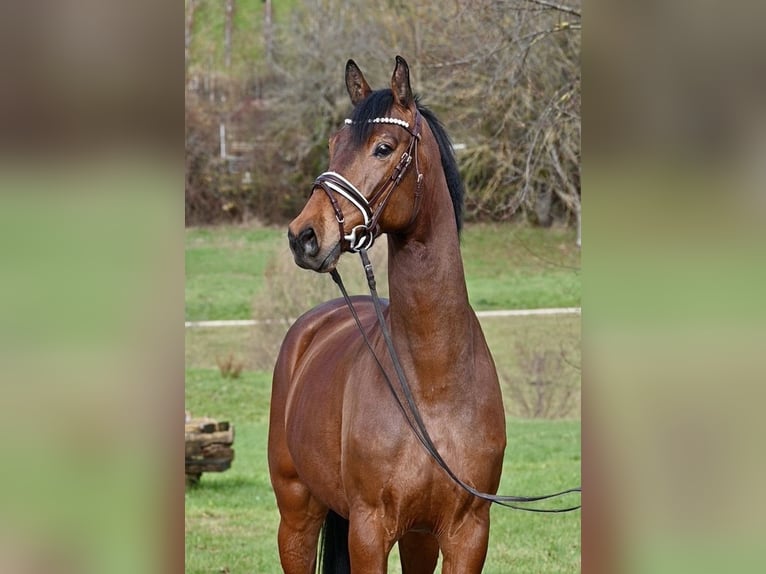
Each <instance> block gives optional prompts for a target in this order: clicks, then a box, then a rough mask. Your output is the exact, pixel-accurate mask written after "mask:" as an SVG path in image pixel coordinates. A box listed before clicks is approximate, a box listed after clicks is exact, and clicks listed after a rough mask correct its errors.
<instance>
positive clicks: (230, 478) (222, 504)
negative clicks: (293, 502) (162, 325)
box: [186, 225, 580, 574]
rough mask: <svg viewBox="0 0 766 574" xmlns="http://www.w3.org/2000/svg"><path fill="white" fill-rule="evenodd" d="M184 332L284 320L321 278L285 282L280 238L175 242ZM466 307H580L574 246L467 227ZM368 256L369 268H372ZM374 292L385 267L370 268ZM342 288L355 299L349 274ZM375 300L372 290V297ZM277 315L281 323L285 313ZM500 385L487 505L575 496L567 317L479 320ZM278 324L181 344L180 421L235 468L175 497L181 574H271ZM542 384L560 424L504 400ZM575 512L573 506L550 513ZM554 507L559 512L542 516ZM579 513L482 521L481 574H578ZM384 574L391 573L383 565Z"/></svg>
mask: <svg viewBox="0 0 766 574" xmlns="http://www.w3.org/2000/svg"><path fill="white" fill-rule="evenodd" d="M186 234H187V238H186V239H187V240H186V243H187V254H186V272H187V287H186V318H187V320H204V319H240V318H249V317H253V316H255V317H261V318H263V317H271V316H289V315H294V314H295V313H297V312H300V311H302V310H305V309H306V308H307V307H309V306H310V305H311V304H312V301H314V300H321V299H324V298H327V297H334V296H337V294H336V293H335V291H334V285H332V282H331V281H329V279H328V278H327V277H326V276H319V275H316V274H311V273H308V272H305V271H302V270H297V269H295V266H294V264H292V262H291V261H292V258H291V256H290V254H289V252H288V250H287V245H286V243H287V242H286V239H285V231H284V229H275V228H258V227H253V228H249V227H221V228H198V229H196V228H195V229H188V230H187V232H186ZM462 247H463V258H464V262H465V268H466V276H467V282H468V286H469V296H470V298H471V301H472V303H473V305H474V307H475V308H477V309H497V308H509V307H511V308H514V307H516V308H528V307H550V306H575V305H579V304H580V277H579V272H578V271H577V268H579V251H578V250H577V249H576V248H575V246H574V233H573V232H572V231H571V230H566V229H552V230H538V229H531V228H526V227H521V228H517V227H512V226H508V225H469V226H467V228H466V229H465V231H464V234H463V239H462ZM375 256H376V255H375V254H373V260H374V261H375ZM377 258H378V263H377V268H378V271H377V273H378V275H379V285H380V284H383V287H385V285H384V284H385V281H384V279H383V277H384V267H385V266H384V265H382V262H383V261H385V254H384V253H378V254H377ZM346 259H347V261H345V262H344V269H343V274H344V278H346V281H347V283H349V284H350V287H351V290H352V291H357V292H359V290H360V289H362V281H361V279H359V278H357V277H355V275H358V274H359V273H358V272H359V270H358V263H356V262H355V261H353V260H352V258H349V257H347V258H346ZM382 291H383V292H384V293H385V288H384V289H382ZM285 309H286V310H285ZM482 325H483V327H484V331H485V334H486V337H487V341H488V343H489V345H490V348H491V350H492V352H493V355H494V357H495V361H496V363H497V366H498V372H499V374H500V377H501V382H502V384H503V392H504V396H505V398H506V402H507V406H508V409H507V412H508V449H507V451H506V460H505V468H504V474H503V482H502V485H501V489H500V491H501V492H502V493H507V494H536V493H544V492H551V491H554V490H560V489H562V488H566V487H569V486H573V485H576V484H579V482H580V478H579V476H580V455H579V453H580V424H579V381H580V372H579V361H580V350H579V340H580V337H579V330H580V318H579V317H578V316H556V317H520V318H502V319H492V318H487V319H483V320H482ZM285 328H286V325H285V324H276V325H274V324H271V325H265V326H258V327H236V328H224V329H187V330H186V368H187V371H186V408H187V409H188V410H189V411H191V412H192V413H193V414H194V415H199V416H205V415H207V416H211V417H216V418H222V419H226V420H229V421H231V422H233V423H234V425H235V427H236V440H235V444H234V446H235V451H236V459H235V461H234V464H233V466H232V468H231V469H230V470H229V471H227V472H225V473H222V474H206V475H204V476H203V478H202V481H201V483H200V484H199V485H198V486H197V487H195V488H191V489H189V490H188V491H187V493H186V572H187V573H200V574H201V573H203V572H204V573H213V572H215V573H217V572H231V573H252V572H257V573H261V572H264V573H266V572H279V571H280V570H279V562H278V557H277V548H276V528H277V523H278V513H277V510H276V505H275V501H274V496H273V493H272V491H271V485H270V483H269V479H268V471H267V465H266V436H267V427H268V423H267V416H268V408H269V397H270V379H271V375H270V370H271V368H272V365H273V360H274V354H275V349H276V348H277V347H278V344H279V342H280V340H281V338H282V335H283V333H284V329H285ZM227 356H232V357H234V358H235V360H236V361H238V362H240V363H241V364H242V366H243V367H244V371H243V373H242V376H241V377H240V378H235V379H231V378H223V377H222V376H221V374H220V372H219V370H218V368H217V367H216V363H217V360H219V359H221V358H223V357H227ZM541 377H543V378H545V377H547V378H548V379H550V380H551V381H552V382H555V383H556V384H557V385H560V387H561V389H575V390H576V392H575V393H574V396H572V397H569V398H568V403H567V405H566V406H567V408H566V409H565V411H564V412H565V416H564V418H563V419H561V420H540V419H525V418H520V416H519V415H522V414H524V412H523V409H520V408H519V405H518V400H517V399H518V396H519V395H518V391H522V392H526V393H527V395H528V391H529V390H530V389H531V388H532V387H530V386H529V385H530V384H531V383H532V382H536V381H539V380H540V379H541ZM569 502H571V503H577V502H579V497H575V498H574V499H572V500H568V501H563V500H562V501H561V502H560V503H561V504H564V503H569ZM556 504H559V503H556ZM579 520H580V515H579V512H575V513H570V514H565V515H538V514H530V513H522V512H519V511H513V510H509V509H504V508H499V507H498V508H495V509H494V510H493V522H492V524H493V526H492V535H491V542H490V550H489V554H488V558H487V564H486V566H485V570H484V571H485V572H494V573H504V572H509V571H518V572H535V573H554V572H555V573H562V572H566V573H569V572H579V563H580V562H579V556H580V538H579V533H580V523H579ZM389 571H390V572H399V571H400V569H399V566H398V555H397V553H396V551H394V552H392V555H391V558H390V569H389Z"/></svg>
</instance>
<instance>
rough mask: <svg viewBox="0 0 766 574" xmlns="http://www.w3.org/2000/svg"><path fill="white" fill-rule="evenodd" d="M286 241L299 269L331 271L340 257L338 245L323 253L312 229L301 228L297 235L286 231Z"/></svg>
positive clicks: (321, 271)
mask: <svg viewBox="0 0 766 574" xmlns="http://www.w3.org/2000/svg"><path fill="white" fill-rule="evenodd" d="M287 240H288V241H289V243H290V250H291V251H292V252H293V258H294V259H295V263H296V264H297V265H298V266H299V267H303V268H304V269H310V270H312V271H318V272H320V273H324V272H327V271H332V270H333V269H334V268H335V264H336V263H337V262H338V257H339V256H340V244H337V245H335V246H333V248H332V249H330V250H329V252H323V250H322V249H321V246H320V244H319V239H318V238H317V235H316V232H315V231H314V229H313V228H312V227H310V226H309V227H305V228H303V229H302V230H301V231H299V232H298V234H297V235H296V234H295V233H293V232H292V230H290V229H288V231H287Z"/></svg>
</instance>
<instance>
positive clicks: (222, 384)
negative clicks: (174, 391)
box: [186, 369, 580, 574]
mask: <svg viewBox="0 0 766 574" xmlns="http://www.w3.org/2000/svg"><path fill="white" fill-rule="evenodd" d="M270 383H271V380H270V376H269V374H268V373H264V372H260V373H253V372H245V373H243V375H242V376H241V377H240V378H239V379H224V378H223V377H221V375H220V374H219V372H218V371H217V370H211V369H191V370H189V371H188V372H187V378H186V406H187V408H188V409H190V410H191V411H192V412H194V413H195V414H199V415H208V416H212V417H218V418H222V419H226V420H230V421H232V422H233V423H234V424H235V432H236V438H235V443H234V447H235V453H236V454H235V456H236V458H235V460H234V463H233V465H232V467H231V469H230V470H229V471H227V472H225V473H221V474H205V475H203V476H202V479H201V481H200V484H199V485H198V486H196V487H194V488H191V489H189V490H188V491H187V493H186V573H187V574H202V573H206V574H209V573H218V572H231V573H232V574H233V573H267V572H280V569H279V558H278V554H277V546H276V530H277V525H278V521H279V515H278V512H277V509H276V503H275V501H274V495H273V493H272V490H271V485H270V483H269V477H268V470H267V463H266V437H267V428H268V408H269V391H270ZM579 481H580V424H579V421H574V420H558V421H550V420H522V419H513V418H511V419H509V420H508V448H507V450H506V459H505V466H504V471H503V481H502V485H501V488H500V492H501V493H504V494H536V493H545V492H552V491H555V490H560V489H562V488H565V487H569V486H574V485H577V484H579ZM565 502H569V503H577V502H579V497H573V498H571V499H569V500H566V501H565V500H564V499H561V500H560V501H558V502H556V503H555V504H557V505H558V504H564V503H565ZM491 533H492V534H491V541H490V549H489V554H488V557H487V564H486V566H485V568H484V572H488V573H496V574H505V573H507V572H510V571H516V572H534V573H535V574H544V573H551V574H553V573H556V574H561V573H569V572H572V573H573V572H579V569H580V514H579V512H574V513H567V514H534V513H525V512H520V511H516V510H510V509H506V508H501V507H496V508H494V509H493V511H492V531H491ZM396 560H397V555H396V553H395V552H394V553H392V556H391V560H390V568H389V571H390V572H399V571H400V569H399V566H398V563H397V562H396Z"/></svg>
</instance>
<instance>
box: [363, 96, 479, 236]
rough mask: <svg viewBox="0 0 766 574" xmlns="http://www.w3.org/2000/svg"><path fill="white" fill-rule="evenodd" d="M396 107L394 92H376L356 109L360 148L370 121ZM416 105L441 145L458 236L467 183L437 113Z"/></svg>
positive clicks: (417, 100)
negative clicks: (462, 177) (459, 170)
mask: <svg viewBox="0 0 766 574" xmlns="http://www.w3.org/2000/svg"><path fill="white" fill-rule="evenodd" d="M393 103H394V97H393V94H392V93H391V90H377V91H374V92H372V93H371V94H370V95H369V96H367V98H365V99H364V100H363V101H362V102H360V103H359V105H358V106H356V108H354V111H353V113H352V114H351V120H352V122H353V123H352V124H351V130H352V132H351V133H352V134H353V138H354V141H355V142H356V143H357V145H361V144H362V143H364V142H365V141H367V138H368V137H369V135H370V132H371V131H372V128H373V124H371V123H369V122H368V120H371V119H374V118H378V117H384V116H386V115H388V110H390V109H391V106H392V105H393ZM415 104H416V105H417V108H418V110H419V111H420V114H421V115H422V116H423V117H424V118H425V120H426V121H427V122H428V125H429V127H430V128H431V131H432V132H433V134H434V137H435V138H436V143H437V144H438V145H439V155H440V156H441V162H442V169H443V170H444V176H445V178H446V180H447V187H448V189H449V194H450V197H451V198H452V207H453V208H454V210H455V223H456V224H457V230H458V233H459V232H460V230H461V229H462V227H463V195H464V188H463V181H462V180H461V179H460V173H459V172H458V169H457V161H455V153H454V151H453V149H452V142H451V141H450V138H449V136H448V135H447V132H446V130H445V129H444V126H443V125H442V123H441V122H440V121H439V120H438V118H437V117H436V116H435V115H434V113H433V112H432V111H431V110H429V109H428V108H427V107H425V106H424V105H422V104H421V103H420V100H419V98H418V97H416V98H415Z"/></svg>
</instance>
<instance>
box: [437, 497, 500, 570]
mask: <svg viewBox="0 0 766 574" xmlns="http://www.w3.org/2000/svg"><path fill="white" fill-rule="evenodd" d="M482 517H483V518H482ZM488 544H489V509H486V512H481V513H480V515H479V516H476V515H474V516H469V517H466V518H465V519H464V520H463V521H462V522H461V524H460V525H459V526H458V527H457V528H455V529H454V530H452V532H449V533H445V534H444V535H442V536H441V537H440V538H439V545H440V546H441V549H442V553H443V554H444V562H443V565H442V574H475V573H479V572H481V570H482V568H483V567H484V560H485V559H486V557H487V545H488Z"/></svg>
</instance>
